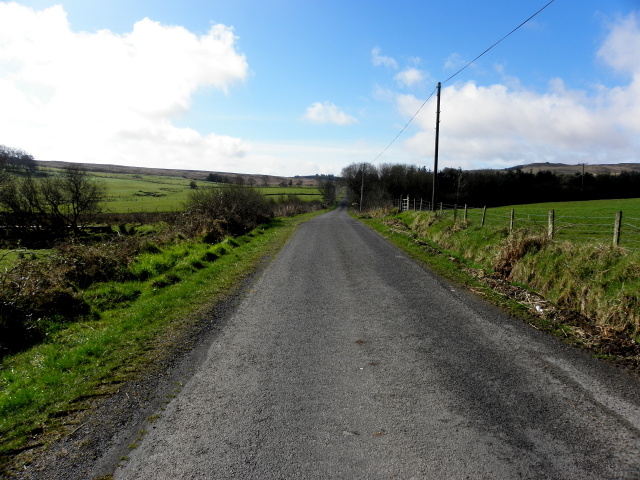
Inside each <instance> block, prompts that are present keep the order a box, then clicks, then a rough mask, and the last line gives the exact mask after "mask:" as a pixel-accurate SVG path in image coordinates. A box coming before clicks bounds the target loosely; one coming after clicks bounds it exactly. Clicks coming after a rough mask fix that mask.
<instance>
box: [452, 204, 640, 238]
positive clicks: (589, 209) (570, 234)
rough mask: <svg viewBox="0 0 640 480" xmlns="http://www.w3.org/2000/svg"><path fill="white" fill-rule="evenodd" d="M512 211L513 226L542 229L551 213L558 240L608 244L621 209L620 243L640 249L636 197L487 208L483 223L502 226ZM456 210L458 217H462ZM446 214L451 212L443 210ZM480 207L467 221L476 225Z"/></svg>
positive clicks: (639, 208)
mask: <svg viewBox="0 0 640 480" xmlns="http://www.w3.org/2000/svg"><path fill="white" fill-rule="evenodd" d="M512 209H513V210H514V212H515V222H514V226H515V227H516V228H518V227H529V228H539V229H540V230H546V229H547V226H548V218H549V211H550V210H553V211H554V213H555V231H556V238H557V239H558V240H567V241H571V242H576V243H594V242H595V243H609V242H612V241H613V229H614V222H615V218H616V212H618V211H621V212H623V214H622V229H621V236H620V244H621V245H623V246H626V247H628V248H640V198H633V199H620V200H592V201H586V202H562V203H538V204H533V205H514V206H507V207H498V208H489V209H487V213H486V218H485V226H487V227H492V228H499V227H505V228H508V227H509V224H510V217H511V210H512ZM463 214H464V213H463V211H462V209H460V210H459V211H458V219H462V218H463ZM447 215H449V216H450V215H452V212H451V211H447ZM481 219H482V209H470V210H469V211H468V220H469V221H470V222H471V223H472V224H474V225H477V224H479V223H480V222H481Z"/></svg>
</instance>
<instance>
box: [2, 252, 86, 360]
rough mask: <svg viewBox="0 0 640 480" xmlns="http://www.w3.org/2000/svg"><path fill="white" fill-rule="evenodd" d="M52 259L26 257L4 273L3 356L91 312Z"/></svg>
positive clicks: (31, 343) (41, 338) (39, 339)
mask: <svg viewBox="0 0 640 480" xmlns="http://www.w3.org/2000/svg"><path fill="white" fill-rule="evenodd" d="M52 266H53V265H52V262H50V261H48V260H40V261H33V260H22V261H20V262H19V263H18V264H17V265H16V266H15V267H14V268H12V269H10V270H6V271H5V272H3V273H2V275H1V276H0V357H2V356H4V355H6V354H9V353H14V352H17V351H20V350H21V349H24V348H26V347H29V346H31V345H33V344H34V343H36V342H39V341H41V340H43V339H44V338H45V337H46V336H47V335H49V334H50V333H53V331H55V330H56V329H58V328H60V326H61V324H64V323H66V322H70V321H73V320H76V319H78V318H80V317H82V316H85V315H87V314H89V310H90V309H89V305H88V304H87V303H86V302H85V300H84V298H83V297H82V295H81V294H80V293H79V292H78V291H77V290H76V289H75V288H74V287H73V286H71V285H69V284H68V283H67V282H65V281H64V279H62V278H61V277H60V275H59V272H57V271H56V269H55V268H52Z"/></svg>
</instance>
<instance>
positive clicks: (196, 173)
mask: <svg viewBox="0 0 640 480" xmlns="http://www.w3.org/2000/svg"><path fill="white" fill-rule="evenodd" d="M36 164H37V165H38V166H39V167H52V168H64V167H66V166H68V165H71V164H72V163H71V162H61V161H57V160H36ZM73 165H79V166H81V167H82V168H83V169H84V170H86V171H88V172H99V173H121V174H131V175H161V176H168V177H183V178H186V179H189V180H199V181H205V180H206V179H207V177H208V176H209V174H210V173H215V174H219V175H224V176H227V177H230V178H235V177H242V178H243V179H244V180H245V183H247V180H248V179H249V178H253V179H254V180H255V184H256V185H262V184H263V177H266V178H267V183H268V184H269V185H278V184H279V183H280V182H282V181H285V182H287V183H288V182H289V180H293V183H294V184H295V183H296V182H298V181H299V180H302V181H303V182H304V184H305V185H315V184H316V183H315V177H313V176H307V177H278V176H273V175H259V174H255V175H252V174H246V173H231V172H218V171H214V170H206V171H205V170H181V169H172V168H146V167H127V166H124V165H100V164H95V163H73Z"/></svg>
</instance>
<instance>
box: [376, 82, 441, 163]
mask: <svg viewBox="0 0 640 480" xmlns="http://www.w3.org/2000/svg"><path fill="white" fill-rule="evenodd" d="M437 89H438V87H436V88H434V89H433V92H431V95H429V98H427V99H426V100H425V101H424V102H422V105H420V108H419V109H418V111H417V112H416V113H414V114H413V117H411V118H410V119H409V121H408V122H407V124H406V125H405V126H404V127H402V130H400V131H399V132H398V134H397V135H396V136H395V138H394V139H393V140H391V142H390V143H389V145H387V146H386V147H385V149H384V150H382V152H380V153H379V154H378V156H377V157H376V158H374V159H373V161H374V162H375V161H376V160H378V159H379V158H380V157H381V156H382V155H384V152H386V151H387V150H388V149H389V147H390V146H391V145H393V144H394V142H395V141H396V140H397V139H398V137H399V136H400V135H402V132H404V131H405V130H406V129H407V127H408V126H409V124H410V123H411V122H413V119H414V118H416V117H417V116H418V114H419V113H420V110H422V107H424V106H425V105H426V104H427V102H428V101H429V100H431V97H433V94H434V93H435V92H436V90H437Z"/></svg>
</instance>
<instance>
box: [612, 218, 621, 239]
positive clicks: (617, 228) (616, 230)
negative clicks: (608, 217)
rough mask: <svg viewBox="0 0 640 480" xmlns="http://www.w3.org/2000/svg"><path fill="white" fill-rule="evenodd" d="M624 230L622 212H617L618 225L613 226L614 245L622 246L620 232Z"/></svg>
mask: <svg viewBox="0 0 640 480" xmlns="http://www.w3.org/2000/svg"><path fill="white" fill-rule="evenodd" d="M621 229H622V212H616V223H615V224H614V225H613V244H614V245H615V246H616V247H617V246H618V245H620V230H621Z"/></svg>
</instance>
